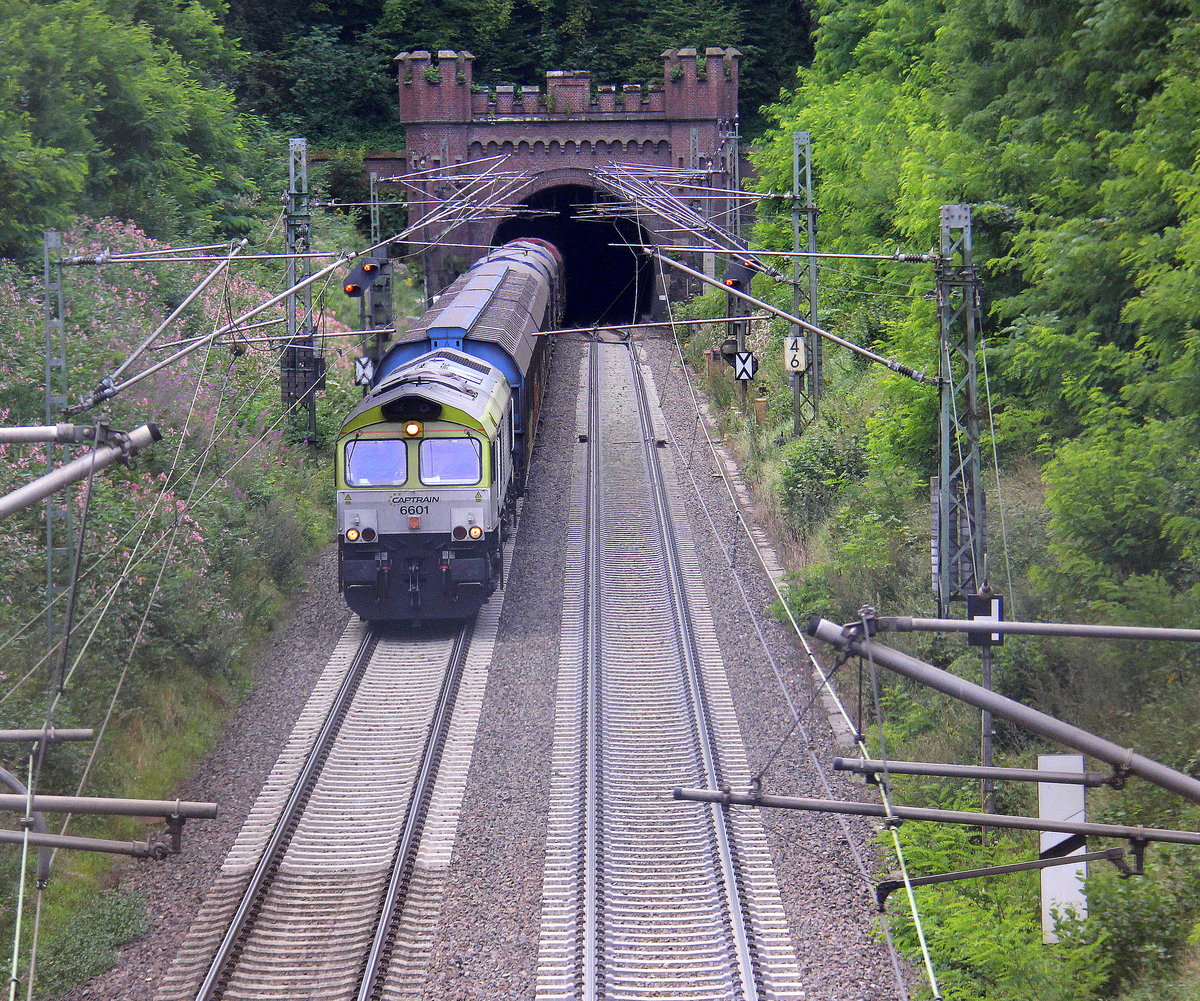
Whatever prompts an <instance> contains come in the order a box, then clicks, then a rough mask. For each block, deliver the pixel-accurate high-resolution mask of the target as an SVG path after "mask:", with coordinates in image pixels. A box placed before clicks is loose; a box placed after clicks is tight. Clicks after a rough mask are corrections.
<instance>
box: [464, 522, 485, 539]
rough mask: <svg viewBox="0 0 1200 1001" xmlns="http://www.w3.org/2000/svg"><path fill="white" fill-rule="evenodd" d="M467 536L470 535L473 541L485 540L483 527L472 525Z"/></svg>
mask: <svg viewBox="0 0 1200 1001" xmlns="http://www.w3.org/2000/svg"><path fill="white" fill-rule="evenodd" d="M467 535H469V536H470V537H471V538H472V539H482V538H483V528H482V526H480V525H472V526H471V527H470V529H469V530H468V531H467Z"/></svg>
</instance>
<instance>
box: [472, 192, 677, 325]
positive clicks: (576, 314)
mask: <svg viewBox="0 0 1200 1001" xmlns="http://www.w3.org/2000/svg"><path fill="white" fill-rule="evenodd" d="M598 202H608V203H612V202H614V199H613V198H611V197H610V196H608V195H606V194H604V193H603V192H600V191H596V190H595V189H594V188H589V187H586V186H585V185H582V184H563V185H559V186H557V187H553V188H546V189H545V190H544V191H539V192H538V193H537V194H535V195H531V196H530V197H529V198H527V199H525V201H524V202H523V203H522V204H523V205H524V206H526V207H527V208H528V209H532V210H533V212H531V213H530V214H528V215H519V216H514V217H513V218H511V219H505V220H504V222H502V223H501V224H500V225H499V226H498V227H497V228H496V235H495V237H494V242H495V243H496V244H497V245H500V244H503V243H507V242H508V241H509V240H516V239H518V238H520V237H523V236H535V237H539V238H541V239H543V240H549V241H550V242H551V243H553V244H554V245H555V246H556V247H558V250H559V252H560V253H561V254H562V256H563V264H564V270H565V273H566V292H567V307H566V318H565V323H566V325H567V326H569V327H583V326H590V325H591V324H621V323H632V322H634V321H635V320H637V319H639V318H644V317H646V316H648V315H649V314H650V310H651V306H652V296H651V293H652V292H653V286H654V271H653V269H652V268H651V266H650V265H651V260H650V258H647V257H644V256H643V255H642V254H639V253H638V252H637V251H635V250H633V249H631V248H630V247H622V246H612V244H614V243H615V244H639V245H640V244H642V243H648V242H650V238H649V236H648V235H647V234H646V232H645V230H643V229H642V227H641V226H639V225H638V224H637V223H636V222H635V221H634V220H632V219H628V218H624V217H613V218H611V219H602V220H601V219H596V218H586V217H589V216H594V215H595V212H594V210H593V208H592V206H593V205H595V204H596V203H598ZM535 213H536V214H535ZM581 216H584V217H585V218H580V217H581Z"/></svg>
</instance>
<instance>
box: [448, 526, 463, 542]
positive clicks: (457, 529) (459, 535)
mask: <svg viewBox="0 0 1200 1001" xmlns="http://www.w3.org/2000/svg"><path fill="white" fill-rule="evenodd" d="M450 537H451V538H452V539H454V541H455V542H462V540H463V539H465V538H466V537H467V530H466V527H465V526H463V525H455V526H454V531H452V532H451V533H450Z"/></svg>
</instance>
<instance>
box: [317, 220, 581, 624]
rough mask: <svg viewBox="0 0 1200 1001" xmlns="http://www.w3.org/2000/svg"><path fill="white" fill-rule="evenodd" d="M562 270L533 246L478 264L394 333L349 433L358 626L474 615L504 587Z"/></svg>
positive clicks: (351, 601) (349, 548)
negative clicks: (505, 556)
mask: <svg viewBox="0 0 1200 1001" xmlns="http://www.w3.org/2000/svg"><path fill="white" fill-rule="evenodd" d="M562 271H563V267H562V258H561V256H560V255H559V253H558V250H557V249H556V248H555V247H554V246H553V245H551V244H549V243H547V242H545V241H543V240H537V239H522V240H514V241H512V242H511V243H508V244H505V245H504V246H503V247H499V248H497V249H496V250H493V251H492V252H491V253H489V254H488V255H487V256H485V257H483V258H481V259H480V260H478V261H477V262H476V263H475V264H474V265H473V266H472V267H471V268H470V269H469V270H468V271H466V272H465V273H464V274H463V275H461V276H460V277H459V278H458V279H457V280H456V281H455V282H454V283H453V284H452V285H450V286H449V287H448V288H447V289H446V290H445V292H443V293H442V294H441V295H440V296H439V297H437V299H435V301H434V305H433V307H432V308H431V309H430V310H428V311H427V312H426V313H425V314H424V315H423V316H422V317H421V318H420V319H419V320H417V321H416V322H415V323H414V324H413V325H411V326H410V327H409V329H408V330H407V331H404V332H402V333H401V334H400V335H399V337H398V339H397V341H396V343H395V344H394V345H393V346H392V348H391V349H390V350H389V351H388V353H387V354H386V355H385V356H384V357H383V359H382V360H381V361H380V364H379V365H378V366H377V369H376V373H375V376H374V381H373V384H372V386H371V389H370V392H369V393H368V394H367V395H366V396H365V397H364V398H363V401H362V403H361V404H360V405H359V406H358V407H356V408H355V409H354V411H353V412H352V413H351V414H350V415H349V417H347V418H346V421H345V423H344V424H343V425H342V429H341V434H340V436H339V438H338V445H337V449H336V454H337V459H336V465H337V468H336V472H335V475H336V480H337V525H338V583H339V588H340V590H341V591H342V593H343V595H344V596H345V599H346V603H347V604H348V605H349V606H350V608H351V609H352V610H353V611H355V612H357V613H358V614H359V615H360V616H362V617H363V618H364V619H368V620H371V621H404V622H421V621H425V620H430V619H459V618H466V617H469V616H471V615H474V614H475V612H476V611H478V610H479V607H480V606H481V605H482V604H483V603H484V602H485V601H487V599H488V598H489V597H490V596H491V594H492V593H493V592H494V591H495V590H496V588H497V587H499V586H500V585H501V584H502V574H503V561H502V553H501V545H502V543H503V541H504V540H505V539H506V538H507V537H508V535H509V534H510V533H511V531H512V529H513V527H514V521H515V506H516V498H517V496H518V495H519V494H520V492H521V490H522V488H523V486H524V483H525V476H526V473H527V470H528V467H529V460H530V456H531V453H532V450H533V438H534V433H535V432H536V430H537V416H538V407H539V404H540V402H541V395H542V388H543V384H544V380H545V377H546V371H547V369H548V367H549V364H548V363H549V358H548V355H549V349H548V342H549V340H550V339H549V338H546V337H540V336H538V333H539V331H543V330H549V329H553V328H554V327H557V326H559V325H560V323H561V317H562V308H563V274H562Z"/></svg>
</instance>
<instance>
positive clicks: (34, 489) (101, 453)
mask: <svg viewBox="0 0 1200 1001" xmlns="http://www.w3.org/2000/svg"><path fill="white" fill-rule="evenodd" d="M161 438H162V433H161V432H160V431H159V430H158V428H157V427H156V426H155V425H154V424H143V425H142V426H141V427H140V428H135V429H134V430H133V431H130V432H129V440H128V442H127V443H126V444H127V445H128V450H129V451H130V452H140V451H141V450H142V449H143V448H145V447H146V446H147V445H151V444H153V443H154V442H156V441H159V440H160V439H161ZM124 454H125V450H123V449H120V448H117V447H115V446H112V445H104V446H102V447H101V448H97V449H94V450H93V451H91V452H89V453H88V454H87V455H84V456H81V457H80V458H78V459H76V460H75V461H74V462H68V463H67V464H66V465H65V466H60V467H59V468H58V469H56V470H54V472H52V473H47V474H46V475H45V476H42V477H40V478H38V479H36V480H34V481H33V482H32V483H26V484H25V486H23V487H20V488H19V489H17V490H14V491H13V492H12V493H11V494H6V495H5V496H4V497H0V518H7V517H8V516H9V515H10V514H14V513H15V512H17V511H21V510H24V509H25V508H27V507H30V506H32V505H34V504H36V503H37V502H38V501H40V500H45V499H46V498H47V497H49V496H50V495H51V494H52V493H54V492H55V491H56V490H61V489H62V488H63V487H65V486H67V485H68V484H71V483H76V482H78V481H79V480H82V479H84V478H86V477H87V476H89V475H90V474H91V472H92V469H93V468H94V469H96V470H101V469H103V468H104V467H105V466H111V465H112V464H113V463H114V462H116V461H117V460H118V459H120V458H121V457H122V456H123V455H124Z"/></svg>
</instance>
